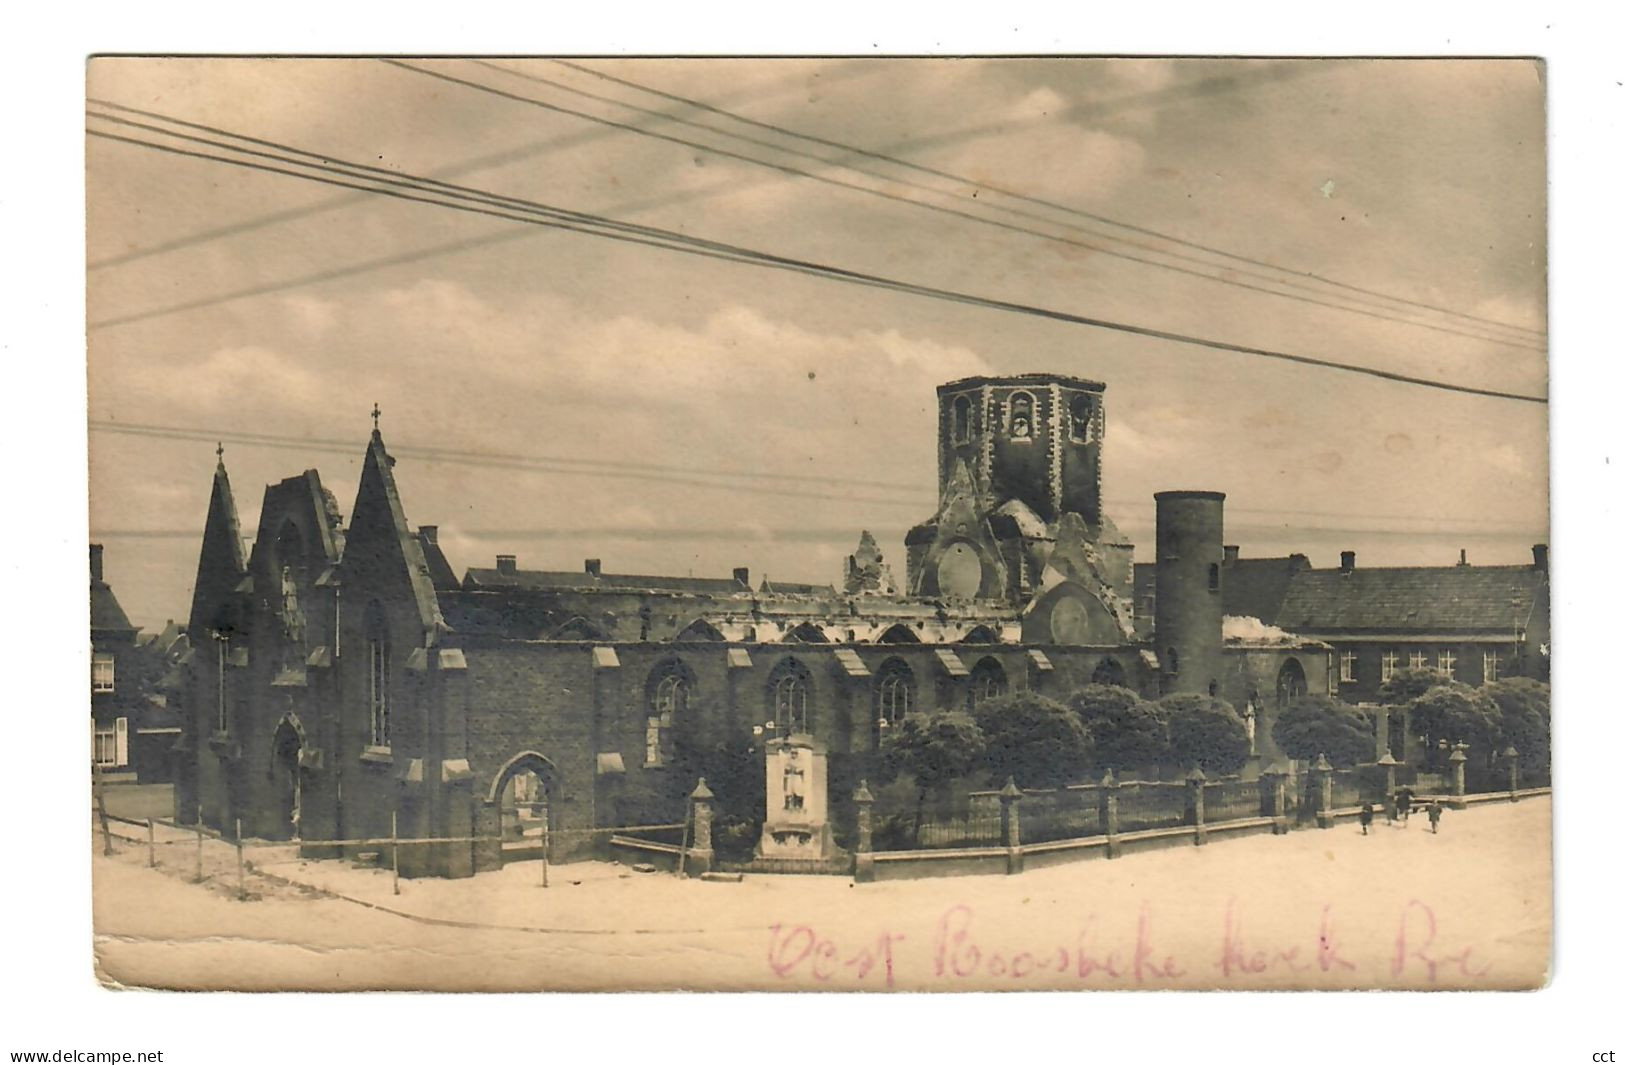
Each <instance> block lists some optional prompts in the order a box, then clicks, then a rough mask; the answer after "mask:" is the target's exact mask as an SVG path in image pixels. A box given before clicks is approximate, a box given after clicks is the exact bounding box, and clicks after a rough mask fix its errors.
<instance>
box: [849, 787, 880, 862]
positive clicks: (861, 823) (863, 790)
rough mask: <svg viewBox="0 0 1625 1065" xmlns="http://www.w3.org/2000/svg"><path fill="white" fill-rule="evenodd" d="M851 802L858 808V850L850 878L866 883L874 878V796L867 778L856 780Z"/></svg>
mask: <svg viewBox="0 0 1625 1065" xmlns="http://www.w3.org/2000/svg"><path fill="white" fill-rule="evenodd" d="M852 804H853V805H854V806H856V807H857V810H858V850H857V854H856V855H855V856H854V859H853V864H852V879H854V880H856V881H858V882H859V883H864V884H866V883H868V882H869V881H871V880H873V879H874V878H875V855H874V849H875V822H874V816H875V797H874V795H873V794H872V793H871V792H870V791H869V782H868V781H867V780H860V781H858V790H857V791H854V792H853V793H852Z"/></svg>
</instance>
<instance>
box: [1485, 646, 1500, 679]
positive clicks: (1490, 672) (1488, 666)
mask: <svg viewBox="0 0 1625 1065" xmlns="http://www.w3.org/2000/svg"><path fill="white" fill-rule="evenodd" d="M1500 679H1501V652H1500V651H1485V652H1484V683H1485V684H1494V683H1495V682H1496V681H1498V680H1500Z"/></svg>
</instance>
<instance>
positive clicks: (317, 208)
mask: <svg viewBox="0 0 1625 1065" xmlns="http://www.w3.org/2000/svg"><path fill="white" fill-rule="evenodd" d="M852 72H854V73H855V72H856V71H855V70H854V71H852ZM839 76H841V75H832V77H839ZM768 98H769V99H771V96H770V97H768ZM86 102H87V103H92V104H96V105H97V106H100V107H111V108H117V109H118V110H121V111H128V112H129V113H132V114H148V115H151V114H153V112H144V111H141V110H139V109H136V108H126V107H125V106H124V105H122V104H119V103H116V102H114V101H112V100H105V99H100V98H97V97H94V96H92V97H89V98H88V99H87V101H86ZM656 114H658V113H656ZM613 135H614V132H613V131H610V130H604V129H596V130H582V131H579V132H576V133H571V134H569V135H566V136H562V137H554V138H551V139H548V140H544V141H538V142H533V143H530V144H525V145H521V146H520V147H518V148H510V149H505V150H503V151H498V152H491V153H488V154H486V155H480V156H476V157H474V158H472V159H467V160H465V161H463V162H460V163H457V164H455V165H452V166H449V167H445V168H443V169H440V170H436V171H432V172H431V176H432V177H443V178H450V177H460V176H462V175H464V174H469V173H475V172H478V171H481V170H490V169H493V168H496V167H504V166H511V165H513V164H514V163H518V162H523V161H524V160H526V159H530V158H533V157H535V156H538V155H545V154H548V153H551V152H558V151H565V150H568V149H573V148H576V147H579V146H581V145H584V144H590V143H592V142H593V141H596V140H600V139H602V138H604V137H609V136H613ZM362 198H363V197H362V195H361V194H360V193H356V194H353V195H349V196H335V197H333V198H331V199H328V200H324V201H322V202H320V203H313V204H309V205H306V206H303V207H294V208H289V209H287V210H282V211H272V212H269V213H267V214H262V215H258V216H256V217H254V218H248V219H244V220H242V221H238V222H232V223H229V224H227V225H223V226H216V227H213V228H210V229H205V230H201V231H199V232H195V233H189V234H186V235H184V236H180V237H175V238H172V239H168V240H163V241H159V242H158V243H156V244H150V245H147V246H145V247H138V248H131V249H129V250H127V251H122V252H119V253H117V254H114V255H109V256H106V257H105V258H101V259H96V260H93V261H91V262H89V263H86V264H85V268H86V269H87V270H102V269H107V268H110V267H114V266H122V265H124V264H126V263H130V262H136V261H139V260H141V259H146V258H150V257H151V256H154V255H162V254H165V253H167V252H172V251H179V250H181V249H183V248H190V247H195V246H197V245H199V244H207V243H209V242H211V241H215V240H221V239H224V238H226V237H235V236H240V235H241V234H244V233H251V232H253V231H255V230H258V229H263V228H265V227H266V226H271V225H277V224H280V223H283V222H292V221H297V220H299V219H302V218H308V217H310V216H312V215H317V214H321V213H323V212H325V211H331V210H334V209H336V208H340V207H343V206H346V205H348V204H350V203H353V202H355V201H357V200H360V199H362ZM682 198H683V199H686V198H688V197H687V196H684V197H682ZM666 202H667V200H660V201H657V202H656V203H654V204H651V205H652V206H663V205H664V204H665V203H666ZM448 247H450V246H448Z"/></svg>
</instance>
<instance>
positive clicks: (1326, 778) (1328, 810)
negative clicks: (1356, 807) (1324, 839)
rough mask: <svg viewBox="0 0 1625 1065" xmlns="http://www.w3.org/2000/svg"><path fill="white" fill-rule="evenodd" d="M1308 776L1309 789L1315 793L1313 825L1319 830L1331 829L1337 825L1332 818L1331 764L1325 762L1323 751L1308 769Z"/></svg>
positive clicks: (1335, 820)
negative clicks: (1319, 828) (1309, 778)
mask: <svg viewBox="0 0 1625 1065" xmlns="http://www.w3.org/2000/svg"><path fill="white" fill-rule="evenodd" d="M1309 775H1310V777H1311V780H1310V787H1311V788H1313V789H1314V792H1315V824H1317V825H1319V826H1320V827H1321V828H1331V827H1332V825H1334V824H1336V823H1337V818H1335V817H1333V816H1332V764H1331V763H1330V762H1328V761H1326V754H1325V752H1324V751H1322V752H1321V754H1320V756H1319V757H1317V758H1316V759H1315V764H1314V765H1312V766H1310V767H1309Z"/></svg>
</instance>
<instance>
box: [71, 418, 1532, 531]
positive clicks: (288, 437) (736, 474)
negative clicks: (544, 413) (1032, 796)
mask: <svg viewBox="0 0 1625 1065" xmlns="http://www.w3.org/2000/svg"><path fill="white" fill-rule="evenodd" d="M89 424H90V429H91V431H92V432H103V433H114V434H121V435H129V436H137V437H151V438H157V439H163V440H183V441H197V442H201V443H216V442H220V441H225V442H230V443H231V444H233V445H237V446H243V447H249V448H256V447H257V448H270V449H277V450H295V451H317V452H321V453H335V454H343V455H349V456H352V457H355V456H357V455H358V453H359V448H360V445H359V443H358V442H357V441H355V440H341V439H334V438H329V437H311V436H295V435H292V434H287V433H248V432H241V431H232V430H222V429H209V428H201V427H194V426H175V425H154V424H143V423H136V422H120V421H113V420H111V419H92V420H91V421H90V423H89ZM389 451H390V453H391V454H392V455H394V456H396V457H398V458H409V459H419V460H422V461H425V462H432V463H441V464H446V465H454V466H473V467H487V468H495V469H508V470H515V471H519V472H526V473H548V474H560V475H564V476H572V477H606V478H610V479H616V478H630V479H634V480H653V481H658V482H664V483H675V484H685V485H686V484H689V483H693V482H690V481H689V480H686V479H684V478H685V476H695V475H698V476H704V477H707V478H713V479H714V480H705V481H703V482H700V483H701V485H702V486H703V487H708V488H722V489H729V490H732V491H735V492H737V493H739V494H744V495H794V496H809V494H808V493H802V492H799V491H796V490H788V491H784V490H779V489H777V488H774V487H771V486H770V487H767V488H763V487H760V486H758V485H756V484H736V483H730V482H753V481H768V482H778V481H806V482H815V483H819V482H822V483H832V484H839V485H843V486H845V487H847V488H848V489H854V488H872V489H883V490H889V491H892V492H893V495H891V496H887V497H868V496H862V495H854V494H852V493H851V492H850V491H848V492H845V493H841V494H839V495H829V494H827V493H811V494H810V498H815V499H840V500H843V501H847V502H852V503H857V504H862V505H869V504H875V503H880V504H886V505H892V506H900V507H902V506H906V507H910V508H915V509H916V510H920V511H924V510H926V509H929V508H931V507H932V506H933V505H934V504H935V503H936V502H938V501H937V500H936V499H935V497H934V496H933V495H932V494H931V493H929V492H927V491H925V490H923V489H922V487H921V486H920V485H918V484H906V485H905V484H899V483H897V482H890V481H874V480H868V479H865V478H862V477H849V476H841V475H828V476H824V475H813V474H795V473H777V472H768V471H762V470H740V469H728V468H709V469H708V468H703V467H689V466H668V465H662V464H658V463H647V462H627V461H611V460H599V459H574V458H568V457H561V456H549V455H523V454H516V453H511V452H499V451H485V450H480V449H474V448H447V447H437V446H433V445H427V444H392V445H390V447H389ZM598 467H605V468H598ZM897 492H906V493H907V495H906V496H905V495H898V494H896V493H897ZM1105 505H1106V506H1107V507H1108V508H1109V509H1112V510H1147V509H1151V508H1153V507H1154V506H1155V504H1154V502H1153V501H1152V500H1150V499H1127V498H1117V499H1107V500H1105ZM1225 512H1226V514H1229V515H1236V514H1247V515H1256V516H1260V517H1266V518H1273V519H1276V522H1274V523H1271V525H1269V526H1264V525H1260V524H1256V523H1255V524H1254V525H1251V526H1249V525H1247V524H1246V523H1243V524H1242V525H1241V526H1240V527H1243V528H1248V527H1258V528H1263V527H1275V526H1276V525H1277V524H1278V525H1282V526H1289V527H1295V528H1302V529H1320V530H1323V531H1330V532H1366V531H1376V530H1366V529H1356V528H1351V527H1348V526H1321V525H1293V523H1291V522H1289V521H1287V520H1286V519H1295V518H1334V519H1344V520H1348V519H1358V520H1361V521H1381V522H1426V523H1429V524H1430V525H1433V526H1438V525H1441V524H1443V523H1447V522H1451V523H1454V525H1453V526H1452V527H1450V528H1445V529H1438V530H1436V531H1440V532H1450V533H1463V534H1467V535H1487V534H1491V533H1493V532H1496V531H1502V532H1511V531H1521V530H1523V529H1525V528H1526V526H1525V525H1523V524H1521V523H1510V522H1504V521H1496V520H1493V519H1479V518H1463V517H1460V516H1459V515H1451V516H1449V517H1435V516H1431V515H1427V514H1414V513H1413V514H1377V513H1371V512H1369V511H1365V510H1359V511H1328V510H1297V509H1290V508H1281V507H1245V506H1236V505H1234V504H1231V505H1227V506H1226V507H1225ZM1144 520H1145V519H1141V522H1142V523H1143V521H1144ZM1464 526H1480V527H1481V528H1477V529H1473V528H1464ZM1387 528H1391V526H1385V527H1384V529H1387ZM530 531H531V532H535V533H537V534H538V535H541V534H542V533H545V532H546V530H530ZM690 531H692V530H690ZM742 531H745V532H750V531H755V530H753V529H751V528H746V529H743V530H742ZM1412 531H1420V532H1426V531H1430V530H1427V529H1423V530H1412ZM131 535H134V533H133V532H132V533H131ZM144 535H152V536H157V535H159V532H158V531H156V530H148V531H147V532H146V533H145V534H144ZM493 535H494V534H493ZM719 535H720V534H719ZM785 535H786V536H789V535H791V533H790V532H788V531H787V532H786V533H785Z"/></svg>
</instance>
